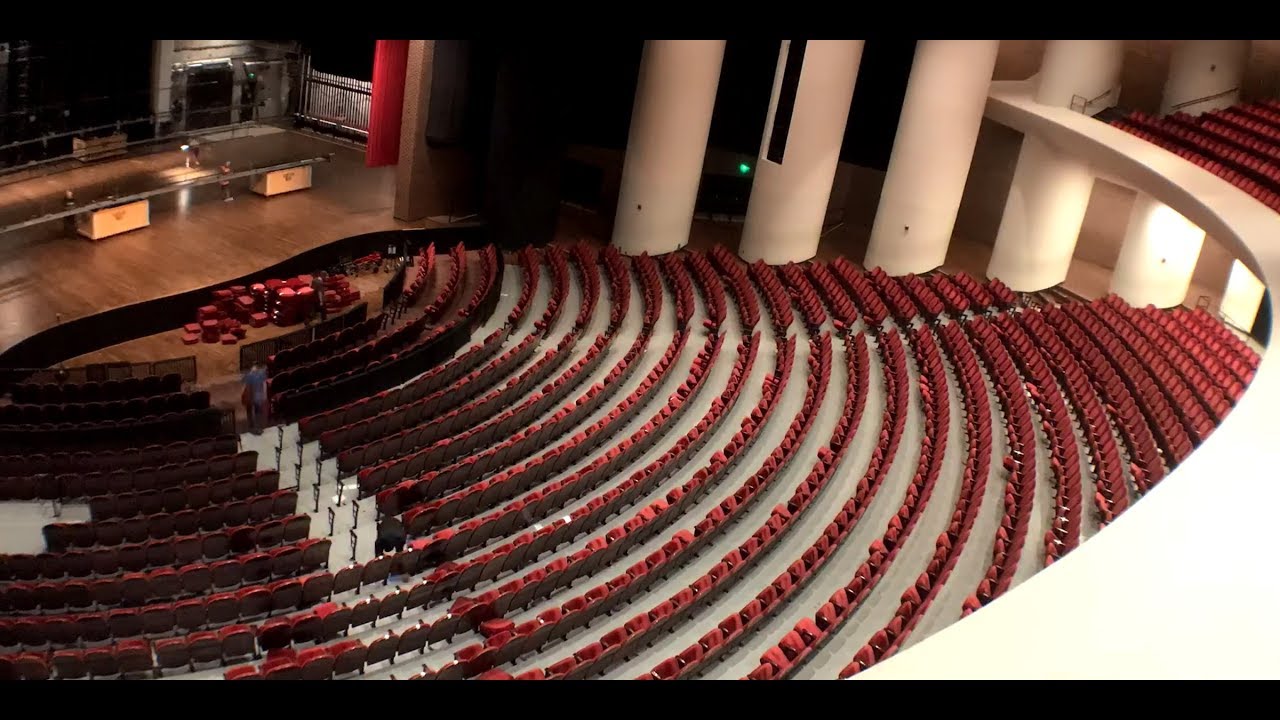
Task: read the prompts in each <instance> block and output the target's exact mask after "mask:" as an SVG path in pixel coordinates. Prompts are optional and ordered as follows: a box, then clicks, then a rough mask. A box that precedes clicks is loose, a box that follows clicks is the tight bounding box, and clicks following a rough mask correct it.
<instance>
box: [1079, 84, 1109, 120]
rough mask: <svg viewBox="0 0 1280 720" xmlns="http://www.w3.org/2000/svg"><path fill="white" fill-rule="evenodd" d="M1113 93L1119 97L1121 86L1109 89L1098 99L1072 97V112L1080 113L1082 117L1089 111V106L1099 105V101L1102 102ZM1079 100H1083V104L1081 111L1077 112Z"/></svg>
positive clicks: (1081, 104) (1081, 96) (1080, 96)
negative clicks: (1077, 101)
mask: <svg viewBox="0 0 1280 720" xmlns="http://www.w3.org/2000/svg"><path fill="white" fill-rule="evenodd" d="M1111 93H1116V94H1117V95H1119V94H1120V86H1119V85H1116V86H1115V87H1111V88H1107V89H1106V91H1104V92H1103V93H1102V94H1101V95H1099V96H1098V97H1095V98H1092V99H1090V98H1086V97H1085V96H1083V95H1072V96H1071V110H1073V111H1075V112H1079V113H1080V114H1082V115H1083V114H1085V111H1087V110H1088V109H1089V106H1090V105H1096V104H1097V103H1098V101H1099V100H1102V99H1103V98H1105V97H1109V96H1110V95H1111ZM1077 99H1079V100H1081V101H1082V102H1081V103H1080V109H1079V110H1076V100H1077Z"/></svg>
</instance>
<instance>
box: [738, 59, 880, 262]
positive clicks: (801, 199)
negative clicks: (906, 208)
mask: <svg viewBox="0 0 1280 720" xmlns="http://www.w3.org/2000/svg"><path fill="white" fill-rule="evenodd" d="M863 43H864V41H862V40H809V41H808V42H807V44H806V47H805V53H804V64H803V66H802V67H801V70H800V82H799V84H798V86H797V88H796V97H795V104H794V106H793V107H792V112H791V124H790V130H789V132H788V134H787V144H786V150H785V152H784V154H783V156H782V162H780V163H778V162H773V161H771V160H769V159H768V158H767V155H768V146H769V142H770V139H771V137H770V136H771V133H772V128H773V119H774V113H775V111H776V109H777V107H776V106H777V101H778V95H779V92H780V90H781V83H782V80H783V72H782V70H783V68H784V67H785V64H786V60H787V54H786V51H785V47H786V46H785V45H784V52H782V53H780V54H779V59H778V73H777V75H776V76H775V78H774V83H773V99H772V100H771V101H770V104H769V114H768V117H767V118H766V119H765V135H764V139H763V141H762V142H761V146H760V157H759V159H758V160H757V161H756V170H755V178H754V179H753V180H752V184H751V200H750V202H748V204H747V219H746V222H745V224H744V225H743V228H742V242H741V244H740V245H739V246H738V254H739V255H741V256H742V257H743V258H744V259H745V260H747V261H748V262H753V261H755V260H764V261H765V262H767V263H770V264H774V265H778V264H783V263H787V262H799V261H801V260H808V259H809V258H811V257H813V256H814V255H815V254H816V253H817V251H818V240H819V238H820V236H821V235H822V220H823V218H824V217H826V213H827V203H828V201H829V200H830V199H831V184H832V182H834V180H835V176H836V165H837V164H838V163H839V162H840V146H841V145H842V144H843V143H844V129H845V123H846V122H847V121H848V120H849V105H850V103H852V102H853V86H854V83H855V82H856V81H857V79H858V65H859V63H860V62H861V60H862V46H863Z"/></svg>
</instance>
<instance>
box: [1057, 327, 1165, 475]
mask: <svg viewBox="0 0 1280 720" xmlns="http://www.w3.org/2000/svg"><path fill="white" fill-rule="evenodd" d="M1042 314H1043V315H1044V318H1045V319H1046V320H1048V321H1049V325H1051V326H1052V327H1053V329H1054V330H1055V331H1057V333H1058V334H1059V335H1060V336H1061V338H1062V341H1063V344H1064V345H1065V346H1066V347H1067V349H1068V350H1069V351H1070V352H1071V354H1072V355H1073V356H1074V357H1075V359H1076V360H1077V361H1079V362H1080V363H1081V366H1082V368H1083V369H1084V370H1085V372H1086V373H1088V375H1089V377H1090V380H1091V382H1092V383H1093V385H1094V387H1095V388H1097V389H1098V391H1099V393H1100V394H1101V396H1102V400H1103V402H1104V404H1105V412H1104V413H1102V414H1100V415H1097V416H1094V417H1091V418H1088V419H1087V420H1088V423H1089V424H1090V425H1094V424H1097V426H1098V427H1099V428H1105V427H1107V426H1108V425H1110V424H1111V423H1112V422H1114V424H1115V428H1116V430H1118V431H1119V433H1120V438H1121V440H1122V441H1123V443H1124V447H1125V451H1126V454H1127V455H1128V456H1129V474H1130V476H1131V477H1132V479H1133V483H1134V485H1135V486H1136V488H1137V490H1138V492H1139V493H1140V494H1141V493H1146V491H1147V490H1148V489H1150V487H1151V486H1152V485H1154V484H1155V483H1157V482H1159V481H1160V480H1161V479H1162V478H1163V477H1164V475H1165V468H1164V462H1163V461H1162V460H1161V458H1160V453H1159V451H1158V450H1156V443H1155V439H1154V438H1153V437H1152V435H1151V428H1150V427H1149V426H1148V425H1147V423H1146V422H1145V420H1144V419H1143V417H1142V413H1141V411H1140V410H1139V409H1138V406H1137V402H1136V401H1135V400H1134V398H1133V396H1132V395H1131V394H1130V393H1129V390H1128V388H1127V387H1125V384H1124V382H1123V381H1122V380H1121V379H1120V378H1119V375H1118V373H1117V371H1116V369H1115V368H1114V367H1113V366H1112V365H1111V363H1109V362H1108V361H1107V360H1106V358H1105V357H1103V354H1102V352H1101V351H1100V350H1099V349H1098V348H1097V346H1096V345H1094V342H1093V340H1092V338H1090V337H1089V336H1088V335H1087V334H1086V333H1085V332H1084V330H1083V329H1081V328H1080V326H1079V325H1077V324H1075V323H1074V322H1072V321H1071V320H1070V318H1069V317H1068V316H1067V314H1066V313H1065V312H1064V311H1063V310H1061V309H1060V308H1058V307H1057V306H1053V307H1049V308H1045V309H1044V310H1043V311H1042Z"/></svg>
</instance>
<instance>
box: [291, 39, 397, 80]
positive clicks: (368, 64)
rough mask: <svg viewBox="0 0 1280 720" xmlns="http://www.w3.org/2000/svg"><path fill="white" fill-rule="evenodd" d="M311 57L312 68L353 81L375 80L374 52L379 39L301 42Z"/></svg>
mask: <svg viewBox="0 0 1280 720" xmlns="http://www.w3.org/2000/svg"><path fill="white" fill-rule="evenodd" d="M299 43H301V44H302V47H303V49H304V50H305V51H306V52H308V53H310V55H311V68H312V69H313V70H317V71H319V72H325V73H332V74H334V75H341V76H342V77H347V78H352V79H353V80H373V52H374V48H375V47H376V46H377V44H378V40H377V38H359V37H358V38H352V37H350V36H349V35H347V34H343V36H342V39H340V40H339V39H334V38H327V39H322V40H299Z"/></svg>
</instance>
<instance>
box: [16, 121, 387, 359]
mask: <svg viewBox="0 0 1280 720" xmlns="http://www.w3.org/2000/svg"><path fill="white" fill-rule="evenodd" d="M327 153H334V156H333V159H332V160H331V162H329V163H323V164H320V165H318V166H317V167H316V169H315V173H314V181H313V182H314V186H313V187H312V188H311V189H310V190H304V191H301V192H296V193H289V194H287V195H280V196H276V197H273V198H264V197H261V196H258V195H254V194H252V193H251V192H249V180H248V178H244V179H241V180H239V181H235V182H233V184H232V190H233V194H234V196H235V200H234V201H232V202H226V203H224V202H221V194H220V191H219V189H218V187H217V185H216V184H211V185H208V186H204V187H198V188H190V189H187V190H181V191H178V192H174V193H170V194H166V195H160V196H158V197H156V198H153V199H152V203H151V220H152V224H151V226H150V227H147V228H143V229H141V230H136V231H134V232H130V233H125V234H123V235H118V236H116V237H112V238H108V239H106V240H102V241H99V242H96V243H95V242H92V241H89V240H87V239H85V238H83V237H80V236H78V235H75V234H74V233H72V232H70V231H69V230H68V229H67V227H66V226H65V225H64V224H63V223H61V222H59V221H54V222H51V223H46V224H43V225H37V226H34V227H30V228H26V229H23V230H17V231H13V232H10V233H5V234H0V350H3V349H6V348H8V347H10V346H12V345H13V344H14V343H16V342H18V341H19V340H22V339H23V338H26V337H28V336H30V335H32V334H34V333H36V332H39V331H40V330H43V329H45V328H48V327H50V326H52V325H53V324H54V323H55V322H57V319H58V315H61V317H62V319H63V320H70V319H72V318H76V317H81V316H84V315H91V314H93V313H97V312H101V311H103V310H107V309H110V308H113V307H117V306H120V305H127V304H130V303H134V302H138V301H141V300H148V299H151V298H156V297H162V296H165V295H172V294H174V293H178V292H183V291H185V290H190V289H191V288H195V287H203V286H206V285H213V284H216V283H219V282H223V281H227V280H231V279H233V278H236V277H240V276H242V275H246V274H249V273H252V272H253V271H255V270H258V269H260V268H264V267H267V266H270V265H273V264H275V263H277V262H280V261H282V260H285V259H286V258H289V257H292V256H294V255H297V254H298V253H300V252H303V251H305V250H309V249H311V248H313V247H316V246H318V245H322V244H324V243H328V242H332V241H334V240H338V239H340V238H343V237H347V236H350V235H357V234H360V233H366V232H374V231H378V230H392V229H397V228H405V227H412V226H411V225H409V224H407V223H402V222H399V221H397V220H395V219H394V218H392V216H391V210H392V203H393V199H394V195H395V168H394V167H381V168H366V167H365V166H364V153H363V151H361V150H358V149H354V148H352V147H350V146H346V145H340V144H336V143H332V142H329V141H326V140H323V139H320V138H317V137H314V136H310V135H305V134H302V133H297V132H293V131H280V132H278V133H274V134H268V135H259V136H255V137H238V138H233V139H228V140H223V141H220V142H213V143H209V142H205V143H202V151H201V162H202V163H203V165H204V167H205V169H210V168H216V167H217V166H218V164H219V163H221V162H222V161H223V160H229V161H230V162H231V163H232V168H233V169H237V168H239V169H247V168H249V167H252V166H265V165H268V164H271V163H272V162H281V161H283V160H292V159H302V158H306V157H314V156H317V155H323V154H327ZM185 172H186V170H185V168H184V167H183V154H182V153H181V151H179V150H177V149H175V150H174V151H173V152H164V153H157V154H152V155H145V156H142V157H138V158H122V159H120V160H116V161H111V162H106V163H103V164H100V165H91V166H88V167H85V168H82V169H75V170H70V171H66V172H61V173H57V174H55V175H51V176H48V177H42V178H35V179H31V180H25V181H20V182H15V183H10V184H8V185H5V186H3V187H0V207H8V208H10V210H9V211H8V212H10V213H14V212H20V210H16V209H15V208H19V209H20V208H28V209H29V208H31V207H36V206H42V207H43V206H48V205H49V204H51V203H52V204H56V205H58V206H60V205H61V198H62V195H63V193H64V192H65V191H66V190H67V189H72V190H73V191H75V192H76V198H77V200H79V201H80V202H89V201H90V200H91V199H92V192H93V191H94V189H96V188H100V187H102V186H104V185H111V184H112V183H113V182H116V181H117V180H118V182H119V184H121V185H122V186H123V185H127V186H129V187H137V186H138V184H139V183H142V184H146V183H150V186H151V187H157V186H159V185H161V184H164V183H165V182H173V181H174V180H173V178H174V177H175V176H179V175H181V174H182V173H185ZM176 330H177V328H175V331H176ZM177 347H178V348H180V349H178V350H177V351H176V352H172V353H163V354H162V355H160V356H157V357H181V356H182V355H183V354H184V353H183V351H182V349H181V348H183V346H182V345H181V344H178V346H177ZM187 349H188V350H189V348H187Z"/></svg>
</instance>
